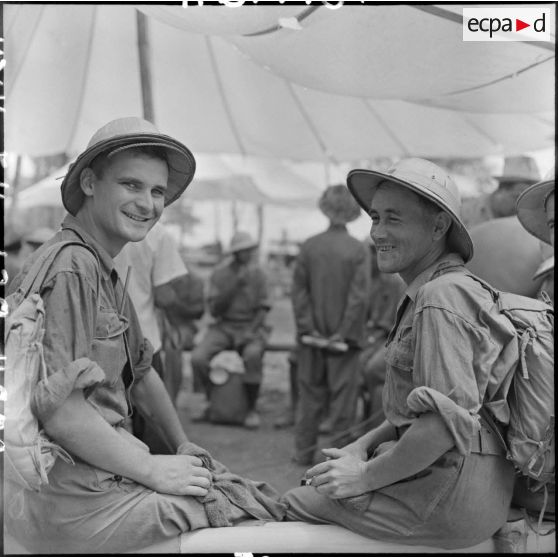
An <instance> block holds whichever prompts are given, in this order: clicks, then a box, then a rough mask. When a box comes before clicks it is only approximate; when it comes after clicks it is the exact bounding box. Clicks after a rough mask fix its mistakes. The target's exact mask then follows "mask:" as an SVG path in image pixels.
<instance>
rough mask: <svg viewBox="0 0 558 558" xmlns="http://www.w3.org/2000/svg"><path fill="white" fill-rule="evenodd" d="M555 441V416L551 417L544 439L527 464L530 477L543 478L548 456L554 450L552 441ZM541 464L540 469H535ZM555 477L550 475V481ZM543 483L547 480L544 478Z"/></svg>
mask: <svg viewBox="0 0 558 558" xmlns="http://www.w3.org/2000/svg"><path fill="white" fill-rule="evenodd" d="M553 439H554V416H551V417H550V422H549V425H548V427H547V429H546V432H545V434H544V438H543V439H542V440H541V441H540V442H539V443H538V444H537V449H536V450H535V452H534V453H533V455H532V456H531V459H529V461H528V463H527V470H528V472H529V476H536V477H537V478H540V477H541V476H542V472H543V469H544V465H545V461H546V455H547V454H548V453H549V452H550V451H551V449H552V440H553ZM537 463H539V467H538V469H535V465H536V464H537ZM553 477H554V475H553V474H551V475H550V478H549V480H551V479H552V478H553ZM541 480H542V481H543V482H544V481H545V480H546V479H544V478H542V479H541Z"/></svg>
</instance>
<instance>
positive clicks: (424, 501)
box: [283, 450, 514, 549]
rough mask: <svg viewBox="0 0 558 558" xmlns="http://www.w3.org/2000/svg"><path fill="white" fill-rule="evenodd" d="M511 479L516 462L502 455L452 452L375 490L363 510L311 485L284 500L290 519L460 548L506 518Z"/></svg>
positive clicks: (475, 541)
mask: <svg viewBox="0 0 558 558" xmlns="http://www.w3.org/2000/svg"><path fill="white" fill-rule="evenodd" d="M411 458H412V457H411V456H409V459H411ZM513 483H514V469H513V465H512V464H511V462H509V461H507V460H506V459H505V458H504V457H503V456H498V455H484V454H479V453H471V454H469V455H467V456H463V455H460V454H459V453H458V452H457V451H455V450H451V451H449V452H447V453H445V454H444V455H443V456H442V457H440V458H439V459H438V460H436V461H435V462H434V463H433V464H432V465H431V466H430V467H428V468H427V469H425V470H424V471H422V472H421V473H419V474H417V475H413V477H410V478H409V479H404V480H401V481H399V482H397V483H394V484H392V485H389V486H386V487H383V488H381V489H379V490H376V491H374V492H372V493H371V494H372V499H371V501H370V504H369V506H368V509H366V510H365V511H358V512H357V511H353V510H351V509H348V508H347V507H346V506H344V505H343V504H341V503H339V501H338V500H334V499H331V498H328V497H327V496H323V495H321V494H319V493H318V492H317V490H316V489H315V488H314V487H312V486H303V487H299V488H295V489H293V490H290V491H289V492H287V493H286V494H285V495H284V496H283V502H284V503H286V504H287V506H288V508H287V519H288V520H291V521H307V522H309V523H332V524H337V525H341V526H343V527H346V528H347V529H350V530H351V531H355V532H356V533H359V534H361V535H364V536H366V537H370V538H372V539H377V540H381V541H390V542H398V543H403V544H409V545H417V544H424V545H429V546H438V547H441V548H447V549H456V548H465V547H468V546H473V545H475V544H478V543H480V542H482V541H484V540H486V539H488V538H489V537H491V536H492V535H493V534H494V533H495V532H496V531H497V530H498V529H499V528H500V527H501V526H502V525H503V524H504V523H505V522H506V519H507V514H508V511H509V507H510V502H511V495H512V491H513Z"/></svg>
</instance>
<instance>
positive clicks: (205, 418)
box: [191, 407, 211, 422]
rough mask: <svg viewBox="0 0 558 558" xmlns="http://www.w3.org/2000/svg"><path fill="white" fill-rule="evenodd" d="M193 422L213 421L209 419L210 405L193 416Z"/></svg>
mask: <svg viewBox="0 0 558 558" xmlns="http://www.w3.org/2000/svg"><path fill="white" fill-rule="evenodd" d="M191 421H192V422H211V421H210V419H209V407H206V408H205V409H204V410H203V411H202V412H201V414H199V415H197V416H195V417H192V418H191Z"/></svg>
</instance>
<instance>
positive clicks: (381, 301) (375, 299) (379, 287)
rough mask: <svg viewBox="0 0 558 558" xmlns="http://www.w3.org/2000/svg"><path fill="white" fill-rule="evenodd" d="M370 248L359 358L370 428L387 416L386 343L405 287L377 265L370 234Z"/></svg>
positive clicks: (375, 250) (395, 277)
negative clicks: (367, 301) (384, 407)
mask: <svg viewBox="0 0 558 558" xmlns="http://www.w3.org/2000/svg"><path fill="white" fill-rule="evenodd" d="M365 244H366V246H368V248H369V250H370V277H371V287H370V311H369V315H368V322H367V324H366V345H365V348H364V350H363V351H362V354H361V356H360V359H359V369H360V372H361V374H362V379H363V381H364V387H365V389H366V392H367V393H368V402H369V409H368V415H369V417H368V418H370V417H371V416H372V415H374V416H375V417H376V418H375V419H374V420H373V421H371V422H369V423H367V428H373V427H374V426H377V425H379V424H381V423H382V422H383V421H384V419H385V417H384V414H383V410H382V389H383V387H384V380H385V377H386V363H385V358H384V357H385V352H386V348H385V344H386V341H387V337H388V334H389V332H390V330H391V328H392V326H393V324H394V323H395V314H396V311H397V303H398V302H399V299H400V298H401V296H402V295H403V291H404V290H405V283H404V282H403V280H402V279H401V278H400V277H399V275H397V274H394V273H382V272H381V271H380V269H379V268H378V253H377V249H376V245H375V243H374V241H373V240H372V238H371V237H368V238H367V239H366V240H365Z"/></svg>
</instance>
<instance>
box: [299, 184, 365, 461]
mask: <svg viewBox="0 0 558 558" xmlns="http://www.w3.org/2000/svg"><path fill="white" fill-rule="evenodd" d="M319 208H320V209H321V211H322V212H323V213H324V215H325V216H326V217H327V218H328V219H329V222H330V223H329V227H328V228H327V230H326V231H324V232H322V233H320V234H318V235H316V236H313V237H311V238H309V239H308V240H306V242H304V243H303V244H302V246H301V249H300V253H299V255H298V257H297V260H296V264H295V270H294V276H293V286H292V302H293V309H294V315H295V321H296V328H297V341H298V343H299V346H298V355H297V381H298V397H299V399H298V406H297V410H296V428H295V455H294V460H295V461H296V462H297V463H299V464H305V465H308V464H311V463H312V462H313V460H314V451H315V446H316V443H317V441H318V433H319V432H318V427H319V423H320V420H321V419H322V418H323V416H322V413H323V410H324V408H325V406H326V403H327V402H328V400H329V418H330V421H331V432H330V436H329V440H330V446H331V445H336V446H337V447H340V445H343V444H344V443H345V440H344V438H343V434H344V435H345V436H346V435H347V432H346V430H347V429H348V428H350V427H351V426H352V425H353V423H354V420H355V411H356V403H357V396H358V386H359V377H358V369H357V364H358V357H359V354H360V351H361V347H362V341H363V337H364V324H365V321H366V313H367V309H368V298H369V286H370V271H369V265H370V264H369V261H368V253H367V250H366V248H365V247H364V246H363V244H362V242H360V241H358V240H357V239H356V238H354V237H352V236H351V235H350V234H349V233H348V231H347V226H346V224H347V223H349V222H350V221H354V220H355V219H357V218H358V217H359V215H360V208H359V207H358V205H357V203H356V202H355V200H354V199H353V198H352V196H351V195H350V193H349V191H348V190H347V188H346V187H345V186H344V185H342V184H338V185H335V186H330V187H328V188H327V189H326V190H325V192H324V193H323V194H322V196H321V198H320V200H319ZM307 338H310V339H314V340H316V341H321V343H322V345H321V346H322V348H319V347H318V346H306V345H304V343H305V339H307ZM332 345H337V346H338V347H339V349H337V350H334V349H333V347H332Z"/></svg>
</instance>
